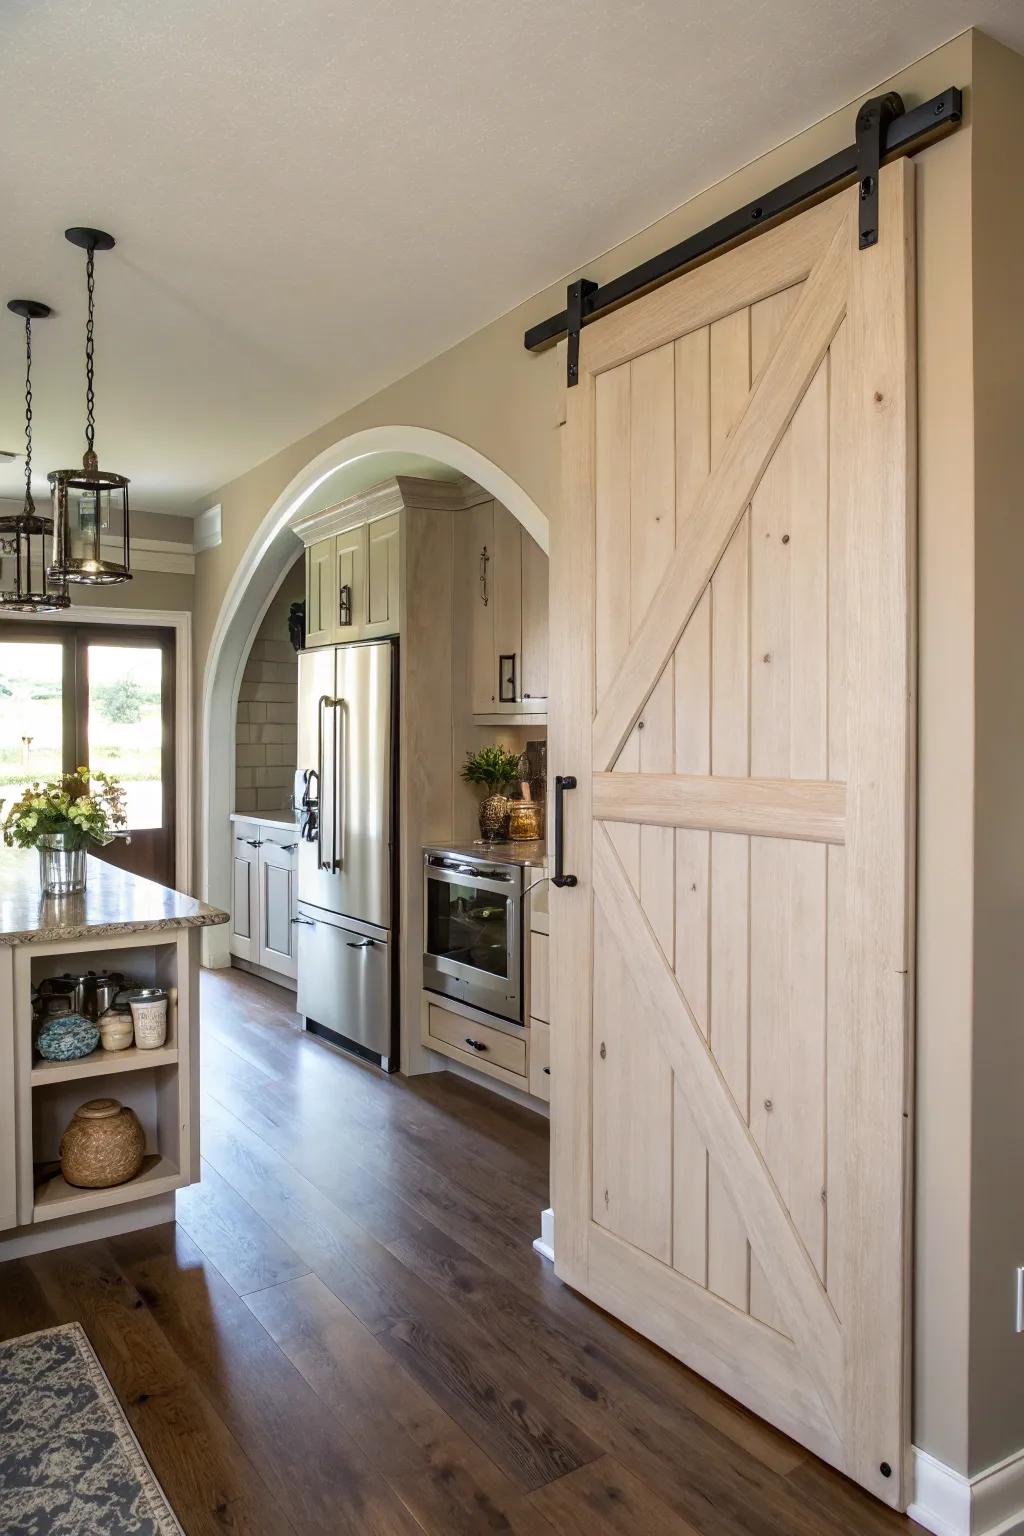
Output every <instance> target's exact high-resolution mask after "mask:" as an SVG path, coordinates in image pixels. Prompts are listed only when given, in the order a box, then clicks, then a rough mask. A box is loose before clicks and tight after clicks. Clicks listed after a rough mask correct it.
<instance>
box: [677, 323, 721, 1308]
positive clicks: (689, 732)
mask: <svg viewBox="0 0 1024 1536" xmlns="http://www.w3.org/2000/svg"><path fill="white" fill-rule="evenodd" d="M675 353H676V540H677V542H678V540H679V538H680V537H681V536H682V533H683V530H684V528H685V527H686V524H687V522H688V521H689V518H690V515H691V512H692V509H693V504H694V501H695V499H696V496H697V492H698V491H699V490H700V488H701V486H702V485H703V484H704V482H705V480H706V479H707V477H708V474H709V472H710V469H711V332H710V327H708V326H702V327H701V328H700V330H697V331H691V332H690V334H689V335H687V336H682V337H680V339H679V340H678V341H677V342H676V344H675ZM675 692H676V701H675V771H676V773H710V772H711V592H710V590H708V591H706V592H705V593H704V596H703V597H702V598H701V600H700V603H699V605H698V607H697V608H696V610H695V611H694V614H693V617H692V618H691V620H690V622H689V624H688V625H687V627H686V629H685V631H684V632H683V636H682V638H681V640H680V641H679V644H678V646H677V647H676V654H675ZM675 858H676V869H675V881H676V898H675V908H676V952H675V960H676V975H677V977H678V978H679V984H680V986H681V987H682V989H683V992H684V993H685V995H686V998H687V1001H688V1002H689V1004H690V1007H691V1008H692V1010H693V1013H694V1017H695V1018H696V1019H697V1022H698V1024H699V1025H700V1027H701V1029H702V1030H703V1032H704V1035H705V1037H706V1036H707V1032H708V980H709V969H710V929H709V915H710V914H709V901H710V882H711V834H710V833H709V832H699V831H688V830H682V831H677V832H676V835H675ZM685 1086H686V1085H685V1084H681V1083H679V1082H678V1081H676V1082H675V1084H674V1090H673V1091H674V1107H673V1180H672V1199H673V1216H672V1263H673V1264H674V1266H675V1268H676V1269H678V1270H679V1271H680V1272H681V1273H682V1274H684V1275H687V1276H688V1277H689V1278H690V1279H691V1280H695V1281H696V1282H697V1284H698V1285H706V1284H707V1276H708V1252H707V1244H708V1233H707V1203H708V1154H707V1148H706V1147H705V1145H704V1141H703V1138H702V1137H701V1136H700V1134H699V1132H698V1131H697V1128H696V1125H695V1123H694V1119H693V1115H692V1112H691V1110H690V1107H689V1104H688V1103H687V1099H686V1093H685V1091H684V1090H685Z"/></svg>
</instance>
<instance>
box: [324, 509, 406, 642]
mask: <svg viewBox="0 0 1024 1536" xmlns="http://www.w3.org/2000/svg"><path fill="white" fill-rule="evenodd" d="M318 521H319V519H317V520H314V526H315V523H316V522H318ZM323 521H324V523H325V525H327V526H329V524H330V519H329V518H326V517H325V518H324V519H323ZM400 526H401V525H400V519H399V515H398V513H397V512H394V513H391V514H389V515H388V516H386V517H376V518H370V519H365V518H364V519H363V520H362V521H359V522H356V523H353V524H350V525H349V526H346V527H343V528H341V529H339V530H338V531H337V532H334V533H331V534H330V535H329V536H324V537H322V538H316V539H314V540H313V542H311V543H309V544H307V546H306V646H307V649H309V648H313V647H316V646H320V645H343V644H344V643H345V642H346V641H347V640H369V639H377V638H380V636H382V635H397V633H398V602H399V591H400V587H401V565H400V555H401V550H400V542H399V541H400V536H401V535H400Z"/></svg>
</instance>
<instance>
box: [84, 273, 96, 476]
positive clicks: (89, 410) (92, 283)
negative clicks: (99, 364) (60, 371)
mask: <svg viewBox="0 0 1024 1536" xmlns="http://www.w3.org/2000/svg"><path fill="white" fill-rule="evenodd" d="M95 258H96V253H95V251H94V250H93V249H92V247H91V246H90V248H89V251H88V253H87V257H86V263H85V287H86V292H87V293H88V295H89V318H88V320H87V321H86V323H85V413H86V415H85V446H86V448H87V450H88V451H89V453H92V452H93V444H94V443H95V441H96V388H95V383H94V373H95V353H96V342H95V337H94V330H95V327H94V324H93V305H94V300H95V293H96V278H95V273H94V267H95Z"/></svg>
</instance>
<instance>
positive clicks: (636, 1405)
mask: <svg viewBox="0 0 1024 1536" xmlns="http://www.w3.org/2000/svg"><path fill="white" fill-rule="evenodd" d="M288 1002H289V994H288V993H286V992H284V991H283V990H281V989H280V988H277V987H273V986H270V985H268V984H266V983H264V982H262V981H259V980H257V979H256V978H253V977H249V976H243V975H242V974H241V973H240V972H237V971H232V972H223V971H222V972H208V973H205V974H204V976H203V1052H202V1060H203V1068H202V1076H203V1126H202V1139H203V1155H204V1163H203V1182H202V1184H200V1185H198V1186H196V1187H194V1188H192V1189H189V1190H186V1191H183V1192H182V1194H181V1195H180V1196H179V1201H178V1222H177V1225H176V1226H164V1227H154V1228H151V1229H150V1230H148V1231H145V1232H141V1233H135V1234H133V1235H131V1236H128V1237H120V1238H112V1239H110V1240H108V1241H106V1242H99V1243H92V1244H86V1245H83V1246H81V1247H78V1248H70V1249H64V1250H62V1251H60V1252H58V1253H55V1254H49V1255H44V1256H42V1257H39V1258H33V1259H27V1260H19V1261H16V1262H14V1263H10V1264H6V1265H2V1266H0V1338H9V1337H14V1336H16V1335H17V1334H21V1333H28V1332H31V1331H32V1330H33V1329H37V1328H43V1327H46V1326H48V1325H50V1324H53V1323H57V1322H65V1321H70V1320H72V1319H78V1320H79V1321H81V1322H82V1323H83V1324H84V1326H85V1328H86V1330H87V1332H88V1334H89V1337H90V1339H91V1340H92V1343H93V1345H94V1347H95V1349H96V1351H97V1353H98V1355H99V1357H100V1359H101V1361H102V1362H103V1365H104V1368H105V1369H106V1371H107V1374H108V1375H109V1377H110V1379H111V1381H112V1383H113V1386H114V1389H115V1391H116V1392H117V1394H118V1397H119V1398H120V1400H121V1402H122V1403H123V1404H124V1407H125V1410H126V1412H127V1414H128V1417H129V1419H130V1421H131V1424H132V1427H133V1429H134V1430H135V1433H136V1434H137V1435H138V1438H139V1440H140V1441H141V1443H142V1446H143V1448H144V1450H145V1451H146V1454H147V1455H148V1457H149V1459H150V1461H151V1462H152V1465H153V1468H154V1470H155V1472H156V1474H157V1476H158V1477H159V1479H160V1481H161V1482H162V1484H163V1486H164V1488H165V1490H166V1492H167V1495H168V1497H169V1498H170V1500H171V1503H172V1504H173V1506H174V1508H175V1511H176V1513H177V1515H178V1518H179V1519H180V1521H181V1523H182V1525H183V1526H184V1528H185V1530H186V1532H187V1533H188V1536H206V1533H214V1532H216V1533H224V1532H238V1533H245V1536H286V1533H306V1532H310V1533H319V1532H324V1533H328V1532H329V1533H332V1536H337V1533H348V1532H351V1533H353V1536H354V1533H360V1536H423V1533H428V1536H489V1533H494V1532H503V1533H509V1536H551V1533H553V1532H560V1533H565V1536H894V1533H901V1532H902V1533H903V1536H910V1533H911V1532H913V1531H916V1530H917V1529H918V1527H916V1526H913V1525H912V1524H911V1523H910V1522H909V1521H906V1520H903V1519H900V1518H898V1517H897V1516H895V1515H893V1514H891V1513H890V1512H889V1511H888V1510H885V1509H883V1508H882V1507H881V1506H880V1505H878V1504H876V1503H875V1502H874V1501H873V1500H872V1499H870V1498H869V1497H868V1496H867V1495H866V1494H863V1493H861V1492H860V1490H859V1489H857V1488H855V1487H854V1486H853V1485H852V1484H851V1483H848V1482H847V1481H846V1480H845V1479H843V1478H841V1477H839V1476H837V1475H836V1474H835V1473H833V1472H831V1471H830V1470H829V1469H828V1468H826V1467H824V1466H822V1465H821V1463H819V1462H817V1461H815V1459H814V1458H813V1457H811V1456H808V1455H807V1453H806V1452H804V1451H802V1450H801V1449H800V1448H799V1447H798V1446H796V1445H794V1444H793V1443H792V1442H791V1441H789V1440H787V1439H786V1438H785V1437H784V1436H782V1435H779V1434H776V1433H775V1431H774V1430H772V1429H770V1428H768V1427H767V1426H766V1425H764V1424H762V1423H761V1422H760V1421H759V1420H757V1419H755V1418H753V1417H752V1416H751V1415H750V1414H748V1413H746V1412H745V1411H744V1410H743V1409H741V1408H740V1407H738V1406H737V1405H736V1404H735V1403H733V1402H731V1400H730V1399H729V1398H727V1397H725V1396H724V1395H723V1394H722V1393H720V1392H717V1391H716V1390H715V1389H714V1388H713V1387H710V1386H709V1385H708V1384H707V1383H706V1382H704V1381H702V1380H701V1379H700V1378H699V1377H697V1376H694V1375H693V1374H692V1373H691V1372H690V1371H687V1370H686V1369H685V1368H684V1367H682V1366H680V1365H679V1364H678V1363H677V1362H675V1361H673V1360H671V1359H670V1358H669V1357H668V1356H666V1355H664V1354H662V1353H661V1352H660V1351H659V1350H657V1349H655V1348H654V1347H653V1346H652V1345H649V1344H648V1343H646V1341H644V1340H643V1339H640V1338H638V1337H637V1335H635V1334H633V1333H630V1332H629V1331H628V1330H627V1329H625V1328H622V1327H620V1326H619V1325H618V1324H617V1323H615V1322H614V1320H613V1319H611V1318H609V1317H608V1316H606V1315H605V1314H604V1313H602V1312H600V1311H598V1310H597V1309H596V1308H595V1307H592V1306H590V1305H589V1303H587V1302H585V1301H583V1300H582V1299H581V1298H580V1297H578V1296H576V1295H575V1294H574V1293H573V1292H572V1291H569V1290H567V1289H566V1287H565V1286H563V1285H562V1284H561V1283H560V1282H559V1281H558V1280H556V1279H555V1277H554V1275H553V1273H552V1271H551V1267H550V1265H548V1264H547V1263H545V1261H544V1260H542V1259H540V1258H538V1256H537V1255H536V1254H535V1253H534V1252H533V1250H532V1247H531V1242H532V1239H533V1237H534V1236H535V1235H536V1232H537V1230H538V1225H539V1215H540V1211H541V1209H542V1208H543V1207H544V1206H545V1205H546V1204H547V1195H548V1191H547V1166H548V1127H547V1122H546V1121H545V1120H544V1119H543V1118H541V1117H540V1116H538V1115H533V1114H531V1113H530V1112H529V1111H526V1110H521V1109H519V1108H517V1107H516V1106H514V1105H511V1104H508V1103H506V1102H505V1101H504V1100H501V1099H499V1098H497V1097H495V1096H494V1095H493V1094H490V1093H487V1092H485V1091H483V1090H479V1089H477V1088H475V1087H474V1086H472V1085H471V1084H468V1083H466V1082H464V1081H462V1080H461V1079H460V1078H457V1077H455V1076H453V1075H450V1074H448V1073H443V1074H438V1075H437V1076H433V1077H426V1078H418V1079H416V1080H414V1081H412V1082H409V1081H406V1080H405V1079H401V1078H399V1079H390V1080H389V1079H385V1078H383V1077H382V1076H381V1075H380V1074H378V1073H375V1072H373V1071H372V1070H371V1069H370V1068H367V1067H364V1066H363V1065H361V1064H359V1063H357V1062H355V1061H352V1060H349V1059H348V1058H347V1057H344V1056H342V1055H340V1054H338V1053H337V1052H334V1051H332V1050H330V1049H329V1048H326V1047H324V1046H323V1045H322V1044H320V1043H319V1042H318V1041H316V1040H314V1039H313V1038H311V1037H307V1036H305V1035H303V1034H302V1033H301V1031H300V1030H299V1029H298V1021H297V1019H296V1017H295V1015H294V1013H292V1012H291V1011H290V1009H289V1006H288Z"/></svg>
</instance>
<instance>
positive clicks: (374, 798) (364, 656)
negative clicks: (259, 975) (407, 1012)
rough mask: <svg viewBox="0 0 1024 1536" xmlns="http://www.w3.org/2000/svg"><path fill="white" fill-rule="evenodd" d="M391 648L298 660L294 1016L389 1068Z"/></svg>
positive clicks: (326, 652) (393, 826) (392, 1048)
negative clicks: (297, 939)
mask: <svg viewBox="0 0 1024 1536" xmlns="http://www.w3.org/2000/svg"><path fill="white" fill-rule="evenodd" d="M396 646H397V641H394V640H379V641H371V642H367V643H366V644H353V645H340V646H325V647H324V648H323V649H322V650H310V651H302V652H300V654H299V750H298V763H299V771H298V774H297V776H296V798H297V809H298V812H299V817H300V838H299V900H298V917H297V919H296V921H297V923H298V930H299V942H298V1010H299V1013H300V1014H302V1015H303V1016H304V1019H305V1022H306V1028H307V1029H309V1030H311V1031H313V1032H314V1033H317V1034H320V1035H323V1036H324V1037H325V1038H326V1039H328V1040H331V1041H333V1042H334V1043H335V1044H337V1045H342V1046H345V1047H346V1048H348V1049H350V1050H353V1051H355V1052H356V1054H358V1055H360V1056H363V1057H366V1058H369V1059H371V1060H373V1061H375V1062H379V1063H380V1065H381V1066H382V1067H384V1068H385V1070H387V1071H394V1070H395V1069H396V1068H397V1066H398V1043H397V1013H398V983H397V974H398V973H397V942H396V938H397V935H396V932H395V928H396V915H397V899H396V893H395V870H396V868H397V863H396V854H397V846H396V845H397V812H396V804H395V785H396V782H397V774H396V763H397V750H398V729H397V718H398V717H397V695H396V680H397V675H398V669H397V665H396V662H397V656H396Z"/></svg>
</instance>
